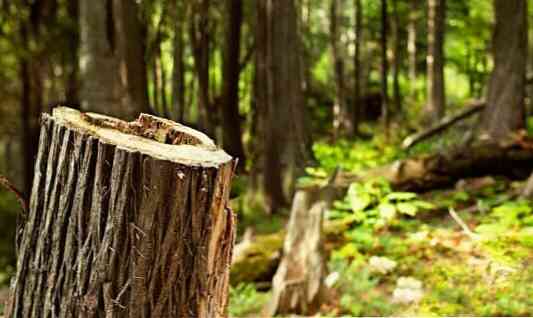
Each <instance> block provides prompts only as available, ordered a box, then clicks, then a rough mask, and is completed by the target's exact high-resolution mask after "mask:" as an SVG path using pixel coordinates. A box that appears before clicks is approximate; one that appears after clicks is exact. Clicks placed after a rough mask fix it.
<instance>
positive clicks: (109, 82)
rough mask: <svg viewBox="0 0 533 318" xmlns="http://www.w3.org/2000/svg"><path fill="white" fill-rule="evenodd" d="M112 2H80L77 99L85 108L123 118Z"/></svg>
mask: <svg viewBox="0 0 533 318" xmlns="http://www.w3.org/2000/svg"><path fill="white" fill-rule="evenodd" d="M111 1H112V0H94V1H81V2H80V77H81V87H80V100H81V108H82V109H84V110H90V111H94V112H98V113H103V114H106V115H111V116H116V117H122V116H124V115H125V112H124V109H123V108H122V106H121V103H120V93H121V85H120V81H119V77H118V65H117V60H116V57H115V49H116V41H115V32H114V22H113V12H112V8H113V6H112V3H111Z"/></svg>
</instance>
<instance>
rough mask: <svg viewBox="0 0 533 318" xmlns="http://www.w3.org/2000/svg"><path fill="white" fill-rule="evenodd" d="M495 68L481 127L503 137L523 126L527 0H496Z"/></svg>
mask: <svg viewBox="0 0 533 318" xmlns="http://www.w3.org/2000/svg"><path fill="white" fill-rule="evenodd" d="M494 13H495V20H496V23H495V27H494V35H493V44H492V47H493V56H494V69H493V71H492V75H491V78H490V81H489V87H488V94H487V108H486V109H485V111H484V112H483V114H482V118H481V129H482V132H483V133H486V134H488V136H489V137H490V138H492V139H501V138H504V137H506V136H508V135H509V134H510V133H511V132H513V131H515V130H517V129H519V128H522V127H524V114H525V106H524V97H525V78H526V66H527V43H528V41H527V40H528V37H527V32H528V23H527V1H507V0H494Z"/></svg>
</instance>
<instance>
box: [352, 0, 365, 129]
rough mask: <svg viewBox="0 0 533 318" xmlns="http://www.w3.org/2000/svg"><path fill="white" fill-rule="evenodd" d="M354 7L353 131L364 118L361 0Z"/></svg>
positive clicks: (356, 0)
mask: <svg viewBox="0 0 533 318" xmlns="http://www.w3.org/2000/svg"><path fill="white" fill-rule="evenodd" d="M354 1H355V4H354V8H355V12H354V13H355V15H354V19H355V24H354V34H355V43H354V46H355V54H354V73H355V75H354V90H353V91H354V105H353V131H354V133H358V132H359V123H360V122H361V120H362V119H363V118H364V116H365V115H364V106H363V105H362V103H361V78H362V70H361V43H362V41H363V38H362V35H363V32H362V31H363V28H362V23H363V5H362V3H361V0H354Z"/></svg>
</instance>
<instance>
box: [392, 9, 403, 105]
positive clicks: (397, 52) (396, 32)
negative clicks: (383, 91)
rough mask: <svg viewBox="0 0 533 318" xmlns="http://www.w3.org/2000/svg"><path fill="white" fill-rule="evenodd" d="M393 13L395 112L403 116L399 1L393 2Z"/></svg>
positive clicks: (393, 92) (393, 91) (393, 88)
mask: <svg viewBox="0 0 533 318" xmlns="http://www.w3.org/2000/svg"><path fill="white" fill-rule="evenodd" d="M392 12H393V37H394V49H393V51H394V53H393V56H394V58H393V63H392V79H393V80H392V94H393V99H394V111H395V112H396V114H397V115H400V116H401V115H402V96H401V92H400V65H401V39H400V16H399V13H398V0H393V2H392Z"/></svg>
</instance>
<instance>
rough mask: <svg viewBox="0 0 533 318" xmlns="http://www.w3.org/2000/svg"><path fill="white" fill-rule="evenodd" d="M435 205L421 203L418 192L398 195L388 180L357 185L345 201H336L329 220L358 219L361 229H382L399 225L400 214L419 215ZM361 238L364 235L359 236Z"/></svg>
mask: <svg viewBox="0 0 533 318" xmlns="http://www.w3.org/2000/svg"><path fill="white" fill-rule="evenodd" d="M433 208H434V205H433V204H431V203H429V202H426V201H424V200H421V199H420V198H419V197H418V195H417V194H416V193H412V192H395V191H393V190H392V188H391V186H390V184H389V183H388V182H387V181H385V180H384V179H376V180H371V181H367V182H365V183H363V184H361V183H357V182H356V183H353V184H351V185H350V187H349V188H348V192H347V194H346V196H345V198H344V199H343V200H341V201H336V202H334V208H333V209H332V210H331V211H328V217H329V218H343V217H348V218H354V219H355V220H356V221H357V222H359V223H360V224H361V227H365V228H375V229H379V228H381V227H383V226H385V225H390V224H393V223H394V222H395V220H396V219H397V216H398V215H402V214H403V215H408V216H411V217H413V216H415V215H416V214H417V213H418V211H420V210H430V209H433ZM358 235H361V234H358Z"/></svg>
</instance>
